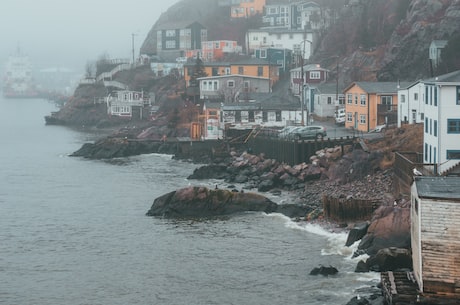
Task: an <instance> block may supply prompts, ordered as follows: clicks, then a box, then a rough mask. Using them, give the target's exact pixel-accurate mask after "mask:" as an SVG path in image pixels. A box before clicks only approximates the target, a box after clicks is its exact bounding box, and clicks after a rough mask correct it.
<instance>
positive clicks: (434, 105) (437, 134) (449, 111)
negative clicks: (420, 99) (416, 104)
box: [423, 70, 460, 175]
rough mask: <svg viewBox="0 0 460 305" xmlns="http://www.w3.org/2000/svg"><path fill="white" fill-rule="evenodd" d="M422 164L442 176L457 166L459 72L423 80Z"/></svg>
mask: <svg viewBox="0 0 460 305" xmlns="http://www.w3.org/2000/svg"><path fill="white" fill-rule="evenodd" d="M423 85H424V91H425V93H424V97H425V99H424V102H425V104H424V107H425V121H424V124H425V126H424V135H423V141H424V145H423V158H424V163H430V164H435V165H436V166H435V167H434V168H433V172H434V174H437V175H442V174H444V173H446V172H447V171H448V170H450V169H452V168H454V167H456V166H458V165H459V164H460V145H459V143H460V70H458V71H455V72H452V73H448V74H444V75H440V76H437V77H434V78H431V79H427V80H424V81H423Z"/></svg>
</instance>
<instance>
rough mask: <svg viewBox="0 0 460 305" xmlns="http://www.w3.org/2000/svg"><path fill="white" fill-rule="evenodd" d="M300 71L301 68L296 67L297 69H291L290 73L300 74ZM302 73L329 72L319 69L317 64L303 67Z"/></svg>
mask: <svg viewBox="0 0 460 305" xmlns="http://www.w3.org/2000/svg"><path fill="white" fill-rule="evenodd" d="M301 70H302V67H297V68H294V69H291V70H290V71H299V72H300V71H301ZM303 71H304V72H308V71H325V72H329V70H327V69H324V68H321V66H320V65H318V64H309V65H304V66H303Z"/></svg>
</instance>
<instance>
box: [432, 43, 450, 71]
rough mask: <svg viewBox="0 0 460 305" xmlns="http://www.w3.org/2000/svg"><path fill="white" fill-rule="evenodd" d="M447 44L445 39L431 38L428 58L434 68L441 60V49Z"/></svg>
mask: <svg viewBox="0 0 460 305" xmlns="http://www.w3.org/2000/svg"><path fill="white" fill-rule="evenodd" d="M446 45H447V40H433V41H432V42H431V44H430V48H429V53H430V54H429V58H430V61H431V65H432V67H433V68H436V67H437V66H438V65H439V63H440V62H441V52H442V49H444V48H445V46H446Z"/></svg>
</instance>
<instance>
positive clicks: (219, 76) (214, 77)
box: [197, 74, 269, 81]
mask: <svg viewBox="0 0 460 305" xmlns="http://www.w3.org/2000/svg"><path fill="white" fill-rule="evenodd" d="M220 78H242V79H261V80H267V81H268V80H269V78H268V77H260V76H250V75H241V74H226V75H216V76H206V77H199V78H197V80H207V79H220Z"/></svg>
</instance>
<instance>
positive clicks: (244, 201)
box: [147, 186, 278, 218]
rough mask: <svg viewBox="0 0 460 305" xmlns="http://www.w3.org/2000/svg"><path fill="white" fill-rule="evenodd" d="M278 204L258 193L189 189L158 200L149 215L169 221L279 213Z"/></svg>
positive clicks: (180, 190)
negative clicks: (277, 211)
mask: <svg viewBox="0 0 460 305" xmlns="http://www.w3.org/2000/svg"><path fill="white" fill-rule="evenodd" d="M277 207H278V205H277V204H276V203H275V202H273V201H271V200H270V199H268V198H266V197H265V196H262V195H260V194H256V193H245V192H233V191H231V190H221V189H208V188H206V187H198V186H195V187H187V188H183V189H179V190H176V191H173V192H170V193H167V194H165V195H163V196H160V197H158V198H156V199H155V200H154V202H153V204H152V207H151V208H150V210H149V211H148V212H147V215H148V216H161V217H168V218H181V217H186V218H188V217H197V218H203V217H212V216H222V215H230V214H235V213H241V212H247V211H260V212H265V213H271V212H276V210H277Z"/></svg>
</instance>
